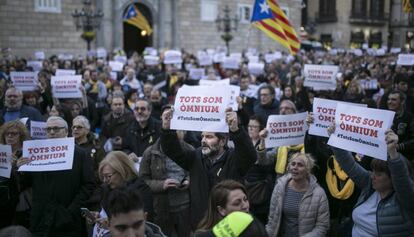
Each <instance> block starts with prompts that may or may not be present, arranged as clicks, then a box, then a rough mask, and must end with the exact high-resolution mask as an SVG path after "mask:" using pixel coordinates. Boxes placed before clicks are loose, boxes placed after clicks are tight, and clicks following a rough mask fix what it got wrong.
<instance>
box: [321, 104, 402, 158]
mask: <svg viewBox="0 0 414 237" xmlns="http://www.w3.org/2000/svg"><path fill="white" fill-rule="evenodd" d="M394 115H395V112H393V111H389V110H380V109H370V108H363V107H358V106H353V105H347V104H338V105H337V107H336V114H335V127H336V128H335V132H334V133H333V134H331V136H330V137H329V141H328V144H329V145H331V146H334V147H338V148H341V149H344V150H348V151H352V152H358V153H360V154H363V155H368V156H371V157H374V158H377V159H381V160H387V144H386V143H385V131H386V130H387V129H389V128H390V127H391V125H392V121H393V119H394Z"/></svg>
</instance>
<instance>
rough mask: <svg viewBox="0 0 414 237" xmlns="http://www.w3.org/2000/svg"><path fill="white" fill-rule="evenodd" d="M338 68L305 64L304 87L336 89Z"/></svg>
mask: <svg viewBox="0 0 414 237" xmlns="http://www.w3.org/2000/svg"><path fill="white" fill-rule="evenodd" d="M338 70H339V68H338V66H331V65H312V64H305V68H304V75H305V82H304V85H305V86H308V87H315V88H318V89H328V90H329V89H335V88H336V74H337V73H338Z"/></svg>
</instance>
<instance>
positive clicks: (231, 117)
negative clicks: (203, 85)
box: [226, 108, 239, 132]
mask: <svg viewBox="0 0 414 237" xmlns="http://www.w3.org/2000/svg"><path fill="white" fill-rule="evenodd" d="M226 122H227V124H228V125H229V129H230V131H231V132H237V130H239V125H238V120H237V114H236V112H233V111H232V110H231V108H227V109H226Z"/></svg>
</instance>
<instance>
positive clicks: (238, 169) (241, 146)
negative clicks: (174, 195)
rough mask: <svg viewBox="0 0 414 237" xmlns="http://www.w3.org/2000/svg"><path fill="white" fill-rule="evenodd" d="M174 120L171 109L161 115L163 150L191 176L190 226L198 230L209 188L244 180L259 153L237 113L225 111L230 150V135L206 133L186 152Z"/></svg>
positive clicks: (205, 208) (204, 210)
mask: <svg viewBox="0 0 414 237" xmlns="http://www.w3.org/2000/svg"><path fill="white" fill-rule="evenodd" d="M171 117H172V111H171V110H170V109H168V110H165V111H164V112H163V114H162V130H161V137H160V138H161V139H160V141H161V149H162V150H163V151H164V153H165V154H166V155H167V156H168V157H170V158H171V159H172V160H173V161H174V162H176V163H177V164H178V165H179V166H181V167H182V168H183V169H185V170H187V171H189V173H190V197H191V203H190V209H191V211H190V216H191V227H192V228H193V229H195V228H196V227H197V225H198V223H199V221H200V220H201V219H202V217H203V215H204V214H205V212H206V211H207V204H208V196H209V191H210V189H211V188H212V187H213V186H214V185H215V184H216V183H218V182H220V181H222V180H225V179H234V180H238V181H242V178H243V177H244V175H245V174H246V173H247V171H248V170H249V168H250V167H251V166H252V165H253V164H254V163H255V162H256V150H255V149H254V147H253V144H252V142H251V141H250V138H249V136H248V134H247V133H246V131H244V130H243V129H242V128H239V127H238V121H237V114H236V112H231V111H230V110H227V112H226V121H227V123H228V125H229V130H230V139H231V140H232V141H233V142H234V145H235V147H234V149H232V148H228V147H227V138H228V136H227V134H225V133H213V132H203V133H202V135H201V137H202V140H201V143H202V145H201V147H199V148H198V149H196V150H194V151H191V150H190V151H187V150H183V149H182V147H181V146H180V143H179V139H178V138H177V134H176V131H174V130H170V121H171Z"/></svg>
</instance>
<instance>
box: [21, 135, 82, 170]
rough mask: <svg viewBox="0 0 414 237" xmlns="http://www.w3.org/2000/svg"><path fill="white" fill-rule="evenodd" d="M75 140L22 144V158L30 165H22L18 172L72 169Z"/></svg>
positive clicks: (58, 139) (34, 141)
mask: <svg viewBox="0 0 414 237" xmlns="http://www.w3.org/2000/svg"><path fill="white" fill-rule="evenodd" d="M74 151H75V139H74V138H73V137H69V138H55V139H48V140H32V141H24V142H23V157H27V158H29V160H30V163H28V164H26V165H22V166H20V168H19V171H36V172H37V171H56V170H70V169H72V164H73V156H74Z"/></svg>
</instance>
